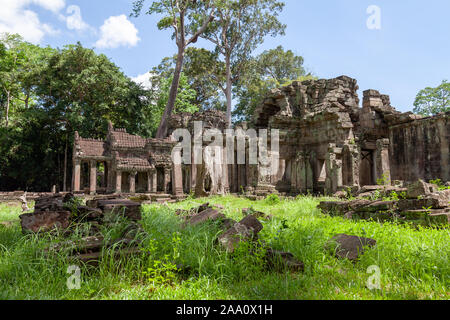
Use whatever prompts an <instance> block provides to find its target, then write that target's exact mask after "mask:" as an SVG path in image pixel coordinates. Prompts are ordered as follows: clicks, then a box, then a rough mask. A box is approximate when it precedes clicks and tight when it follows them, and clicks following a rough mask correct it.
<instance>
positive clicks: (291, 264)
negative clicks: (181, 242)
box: [176, 203, 304, 272]
mask: <svg viewBox="0 0 450 320" xmlns="http://www.w3.org/2000/svg"><path fill="white" fill-rule="evenodd" d="M176 214H177V215H178V216H180V217H182V219H184V224H183V228H187V227H192V226H197V225H200V224H203V223H206V222H207V221H215V222H217V223H218V224H219V225H220V228H221V229H222V233H221V234H220V235H219V236H218V238H217V242H218V244H219V245H220V246H221V247H222V248H223V249H224V250H226V251H227V252H229V253H234V252H235V250H236V249H237V247H238V246H239V244H240V243H242V242H249V243H251V244H252V245H255V246H258V245H261V244H260V243H258V233H259V232H261V230H262V229H263V225H262V224H261V222H260V221H259V220H258V218H267V217H270V216H266V215H265V214H264V213H262V212H256V211H253V210H250V209H244V210H243V214H244V215H246V217H245V218H244V219H242V220H241V221H239V222H237V221H234V220H232V219H228V218H227V217H226V216H225V215H224V214H223V213H222V212H221V211H220V209H219V210H218V209H217V207H216V208H214V207H213V206H211V205H210V204H209V203H205V204H203V205H201V206H200V207H197V208H193V209H191V210H190V211H187V210H177V212H176ZM257 217H258V218H257ZM263 246H264V249H265V250H266V255H265V257H264V259H265V262H266V266H267V267H268V268H269V269H271V270H274V269H276V270H290V271H292V272H302V271H303V270H304V264H303V262H301V261H298V260H297V259H295V257H294V255H293V254H291V253H289V252H282V251H276V250H273V249H272V248H270V247H266V246H265V245H264V244H263Z"/></svg>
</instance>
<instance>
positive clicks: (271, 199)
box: [265, 193, 281, 206]
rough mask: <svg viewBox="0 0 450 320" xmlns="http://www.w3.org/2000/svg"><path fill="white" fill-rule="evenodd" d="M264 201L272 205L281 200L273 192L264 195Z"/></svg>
mask: <svg viewBox="0 0 450 320" xmlns="http://www.w3.org/2000/svg"><path fill="white" fill-rule="evenodd" d="M265 202H266V204H268V205H271V206H273V205H276V204H279V203H280V202H281V200H280V197H278V195H277V194H274V193H273V194H270V195H268V196H267V197H266V199H265Z"/></svg>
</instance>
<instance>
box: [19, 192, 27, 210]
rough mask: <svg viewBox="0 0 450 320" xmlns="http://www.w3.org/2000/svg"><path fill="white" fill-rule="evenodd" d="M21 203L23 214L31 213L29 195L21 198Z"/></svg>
mask: <svg viewBox="0 0 450 320" xmlns="http://www.w3.org/2000/svg"><path fill="white" fill-rule="evenodd" d="M19 199H20V202H22V212H27V211H30V208H28V203H27V193H26V192H25V193H24V194H23V195H22V196H20V197H19Z"/></svg>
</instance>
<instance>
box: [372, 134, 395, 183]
mask: <svg viewBox="0 0 450 320" xmlns="http://www.w3.org/2000/svg"><path fill="white" fill-rule="evenodd" d="M389 144H390V142H389V139H380V140H377V150H376V155H375V177H376V179H377V183H379V182H381V183H383V184H384V185H390V184H391V167H390V162H389Z"/></svg>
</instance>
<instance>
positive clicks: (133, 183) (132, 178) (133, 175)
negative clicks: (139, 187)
mask: <svg viewBox="0 0 450 320" xmlns="http://www.w3.org/2000/svg"><path fill="white" fill-rule="evenodd" d="M136 175H137V172H136V171H132V172H130V175H129V179H130V193H131V194H134V193H136Z"/></svg>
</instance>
